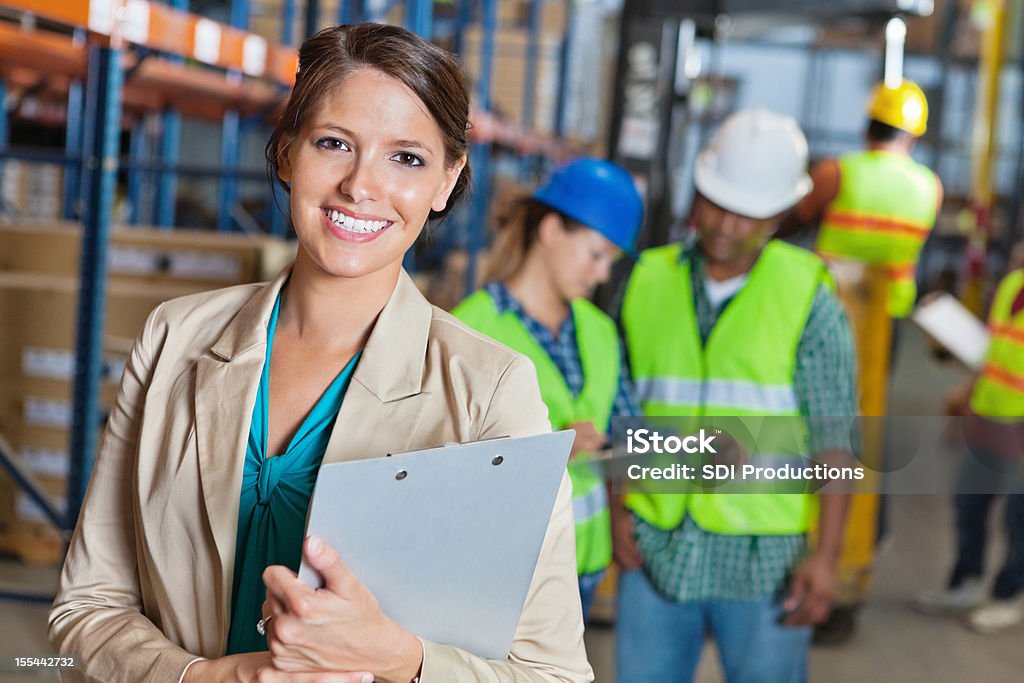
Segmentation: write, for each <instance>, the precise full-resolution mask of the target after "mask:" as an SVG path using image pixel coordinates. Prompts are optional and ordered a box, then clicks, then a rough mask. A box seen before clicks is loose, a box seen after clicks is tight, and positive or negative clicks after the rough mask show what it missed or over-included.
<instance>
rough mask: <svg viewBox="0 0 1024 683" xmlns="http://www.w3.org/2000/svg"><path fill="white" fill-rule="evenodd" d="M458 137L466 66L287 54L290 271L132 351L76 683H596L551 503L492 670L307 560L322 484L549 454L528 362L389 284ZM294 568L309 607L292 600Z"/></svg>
mask: <svg viewBox="0 0 1024 683" xmlns="http://www.w3.org/2000/svg"><path fill="white" fill-rule="evenodd" d="M468 116H469V87H468V84H467V81H466V79H465V76H464V74H463V72H462V70H461V68H460V66H459V65H458V63H457V62H456V61H455V59H454V58H453V57H452V56H451V55H450V54H448V53H446V52H444V51H442V50H440V49H438V48H436V47H435V46H433V45H431V44H429V43H427V42H425V41H423V40H422V39H420V38H418V37H416V36H415V35H413V34H411V33H409V32H407V31H405V30H403V29H400V28H396V27H392V26H381V25H359V26H342V27H336V28H330V29H326V30H324V31H321V32H320V33H318V34H317V35H315V36H314V37H312V38H311V39H309V40H308V41H306V43H305V44H304V45H303V46H302V48H301V50H300V53H299V71H298V74H297V77H296V84H295V88H294V90H293V92H292V95H291V98H290V99H289V101H288V104H287V107H286V109H285V112H284V114H283V116H282V118H281V120H280V122H279V124H278V126H277V128H276V130H275V131H274V134H273V136H272V137H271V139H270V142H269V143H268V145H267V159H268V164H269V169H270V171H271V172H272V173H273V174H274V176H275V177H276V178H277V179H278V180H279V181H280V182H281V183H282V184H283V185H284V187H285V189H286V190H287V191H288V192H289V195H290V205H291V215H292V221H293V224H294V227H295V232H296V234H297V236H298V241H299V248H298V255H297V257H296V259H295V261H294V263H293V264H291V265H290V266H289V267H288V268H286V269H285V270H284V271H283V272H282V273H281V274H280V275H278V276H277V278H276V279H275V280H274V281H272V282H270V283H269V284H263V285H245V286H239V287H233V288H229V289H225V290H219V291H216V292H209V293H204V294H198V295H194V296H190V297H185V298H182V299H176V300H173V301H168V302H166V303H164V304H163V305H161V306H160V307H159V308H157V309H156V310H155V311H154V312H153V313H152V314H151V315H150V317H149V320H148V321H147V323H146V325H145V328H144V329H143V331H142V332H141V334H140V335H139V338H138V339H137V340H136V342H135V345H134V347H133V349H132V352H131V356H130V359H129V363H128V365H127V368H126V370H125V374H124V377H123V379H122V382H121V387H120V390H119V392H118V396H117V399H116V402H115V405H114V408H113V410H112V412H111V415H110V420H109V423H108V425H107V430H106V434H105V436H104V439H103V443H102V446H101V449H100V454H99V457H98V459H97V462H96V466H95V468H94V470H93V475H92V480H91V482H90V486H89V491H88V494H87V496H86V499H85V503H84V506H83V509H82V514H81V517H80V518H79V521H78V527H77V528H76V530H75V535H74V537H73V539H72V542H71V546H70V548H69V551H68V557H67V562H66V564H65V567H64V572H63V575H62V579H61V588H60V592H59V593H58V595H57V598H56V601H55V603H54V607H53V610H52V611H51V613H50V638H51V641H52V642H53V644H54V646H55V647H56V648H57V649H58V650H59V651H60V652H63V653H75V654H77V655H78V656H79V657H80V659H81V666H82V673H84V675H85V677H86V679H88V680H94V681H104V682H112V681H125V682H129V681H131V682H137V681H179V682H180V681H190V682H191V681H198V682H202V681H255V680H259V681H293V682H302V681H314V680H315V681H336V682H338V683H355V682H364V681H378V682H387V683H409V682H410V681H414V680H419V681H422V682H423V683H429V682H430V681H442V682H444V683H448V682H450V681H484V680H486V681H552V680H558V681H589V680H592V673H591V670H590V666H589V665H588V664H587V661H586V654H585V652H584V649H583V643H582V630H583V627H582V621H581V616H580V604H579V598H578V596H577V594H576V586H575V577H574V574H573V568H572V557H573V535H572V522H571V519H572V517H571V512H570V510H571V501H570V487H569V483H568V479H566V480H564V481H563V483H562V488H561V491H560V492H559V496H558V499H557V501H556V503H555V509H554V511H553V513H552V517H551V521H550V523H549V528H548V531H547V535H546V537H545V541H544V545H543V547H542V549H541V554H540V558H539V560H538V564H537V569H536V572H535V574H534V577H533V582H532V584H531V587H530V591H529V594H528V596H527V600H526V605H525V607H524V608H523V612H522V617H521V619H520V622H519V627H518V629H517V632H516V635H515V638H514V641H513V645H512V648H511V652H510V654H509V656H508V659H507V660H503V661H494V660H484V659H482V658H480V657H476V656H474V655H472V654H470V653H468V652H465V651H462V650H459V649H457V648H454V647H451V646H447V645H444V644H441V643H433V642H430V641H426V640H423V639H421V638H418V637H417V635H416V634H413V633H410V632H408V631H406V630H405V629H403V628H402V627H400V626H399V625H398V624H396V623H395V622H394V621H392V620H390V619H389V618H388V616H387V615H386V614H384V613H383V612H382V611H381V609H380V606H379V605H378V603H377V601H376V599H375V598H374V596H373V595H371V594H370V593H369V591H367V589H366V588H365V587H364V586H363V584H362V583H361V582H360V581H359V579H358V577H356V576H354V575H353V574H351V572H349V571H348V570H347V569H346V568H345V566H344V564H343V560H344V558H339V557H338V555H337V554H336V553H335V552H334V550H333V549H331V548H329V547H327V546H325V545H324V544H323V543H322V542H321V541H319V540H318V539H315V538H310V539H307V540H306V542H305V544H303V533H304V522H305V517H306V510H307V508H308V504H309V499H310V495H311V493H312V486H313V483H314V481H315V479H316V473H317V471H318V469H319V467H320V465H321V464H325V463H329V462H338V461H343V460H354V459H361V458H369V457H380V456H383V455H385V454H386V453H389V452H400V451H405V450H411V449H416V448H422V447H428V446H435V445H438V444H442V443H446V442H459V441H472V440H477V439H484V438H490V437H496V436H502V435H528V434H536V433H541V432H545V431H547V430H548V429H549V427H548V423H547V420H546V411H545V408H544V405H543V403H542V401H541V398H540V395H539V392H538V390H537V384H536V378H535V375H534V372H533V369H532V367H531V365H530V363H529V361H528V360H527V359H525V358H523V357H521V356H519V355H517V354H514V353H511V352H509V351H507V350H506V349H504V348H502V347H500V346H498V345H496V344H494V343H493V342H491V341H490V340H487V339H485V338H483V337H481V336H480V335H478V334H476V333H474V332H472V331H470V330H468V329H467V328H466V327H464V326H463V325H461V324H460V323H458V322H457V321H456V320H455V319H453V318H452V317H451V316H449V315H447V314H445V313H444V312H442V311H440V310H438V309H436V308H434V307H432V306H431V305H430V304H429V303H427V301H426V300H425V299H424V298H423V297H422V296H421V295H420V293H419V292H418V291H417V289H416V287H415V286H414V285H413V283H412V281H411V280H410V278H409V277H408V275H407V274H406V273H405V272H404V271H403V270H402V267H401V264H402V257H403V255H404V254H405V252H406V251H407V250H408V249H409V248H410V247H411V246H412V245H413V243H414V242H415V241H416V239H417V238H418V236H419V235H420V233H421V232H422V230H423V229H424V225H425V224H426V223H427V222H428V221H430V220H433V219H438V218H441V217H443V216H444V215H446V214H447V213H448V211H450V209H451V207H452V205H453V204H454V203H455V202H456V201H458V199H459V197H460V196H461V195H462V194H463V193H464V191H465V189H466V187H467V186H468V184H469V169H468V167H467V166H466V151H467V135H466V130H467V124H468ZM393 425H402V428H401V429H395V428H392V426H393ZM366 523H367V524H368V525H372V524H373V523H374V519H373V514H372V512H371V511H367V515H366ZM467 551H468V552H472V549H467ZM303 555H304V556H305V558H306V560H307V561H308V562H309V563H310V564H311V565H312V566H313V567H314V568H315V569H317V570H318V571H319V572H320V573H321V574H322V575H323V576H324V578H325V582H326V586H325V588H323V589H320V590H317V591H314V590H313V589H311V588H309V587H308V586H306V585H305V584H304V583H302V582H301V581H299V580H298V579H297V577H296V575H295V571H296V570H297V569H298V567H299V563H300V560H301V558H302V557H303ZM415 566H416V564H415V558H413V557H410V558H409V567H410V571H415ZM264 638H265V639H264Z"/></svg>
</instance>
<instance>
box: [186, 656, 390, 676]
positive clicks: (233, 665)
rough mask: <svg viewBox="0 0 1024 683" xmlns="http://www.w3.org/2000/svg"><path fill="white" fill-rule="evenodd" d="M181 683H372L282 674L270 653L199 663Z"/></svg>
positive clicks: (319, 673) (315, 674) (204, 660)
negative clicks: (272, 661)
mask: <svg viewBox="0 0 1024 683" xmlns="http://www.w3.org/2000/svg"><path fill="white" fill-rule="evenodd" d="M183 683H373V676H372V675H371V674H368V673H354V674H336V673H323V672H318V673H284V672H282V671H278V670H276V669H275V668H274V665H273V664H272V663H271V661H270V653H269V652H247V653H245V654H241V655H228V656H227V657H219V658H218V659H201V660H199V661H198V662H196V663H195V664H193V665H192V666H190V667H189V668H188V671H187V672H186V674H185V680H184V681H183Z"/></svg>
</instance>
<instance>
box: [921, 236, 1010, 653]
mask: <svg viewBox="0 0 1024 683" xmlns="http://www.w3.org/2000/svg"><path fill="white" fill-rule="evenodd" d="M1014 256H1015V257H1017V259H1018V260H1019V258H1020V256H1021V251H1020V249H1015V254H1014ZM988 328H989V333H990V337H991V341H990V342H989V347H988V352H987V354H986V356H985V364H984V365H983V366H982V369H981V372H980V373H979V374H978V375H977V376H975V377H973V378H972V379H971V382H970V383H969V384H968V385H966V386H964V387H961V388H959V390H958V391H956V392H955V394H954V395H953V396H952V397H951V399H950V401H949V404H950V405H949V406H948V407H949V409H950V410H949V412H950V413H951V414H952V415H955V416H959V417H962V418H963V419H964V420H965V429H964V436H965V438H966V441H967V445H968V447H969V449H970V451H971V452H970V454H969V455H968V458H967V460H966V461H965V462H964V466H963V470H962V472H961V476H960V479H959V482H958V486H959V490H958V491H957V492H956V495H955V496H954V499H953V503H954V510H955V512H956V562H955V564H954V566H953V570H952V571H951V572H950V576H949V580H948V583H947V586H946V588H945V590H942V591H924V592H922V593H921V594H920V595H918V596H917V601H916V605H917V607H918V608H919V609H920V610H922V611H924V612H927V613H947V614H948V613H958V612H960V613H966V623H967V625H968V626H969V627H971V628H972V629H974V630H975V631H978V632H981V633H994V632H997V631H1003V630H1005V629H1008V628H1011V627H1013V626H1016V625H1017V624H1019V623H1020V622H1021V621H1024V481H1022V477H1021V469H1020V467H1021V461H1022V458H1024V269H1020V268H1018V269H1016V270H1013V271H1012V272H1010V273H1009V274H1008V275H1007V276H1006V277H1004V278H1003V280H1002V282H1000V283H999V287H998V288H997V289H996V293H995V298H994V299H993V301H992V306H991V310H990V312H989V318H988ZM1000 494H1007V495H1006V507H1005V510H1004V512H1003V514H1004V526H1005V529H1006V533H1007V537H1008V538H1007V549H1006V558H1005V560H1004V561H1003V565H1002V568H1001V569H1000V571H999V574H998V575H997V576H996V579H995V583H994V584H993V585H992V588H991V594H990V597H991V600H990V601H988V603H987V604H983V603H985V601H986V590H985V586H984V581H983V574H984V571H983V570H984V563H985V555H986V554H987V552H986V548H987V546H988V543H987V540H988V529H987V527H988V519H989V513H990V511H991V509H992V505H993V503H995V501H996V498H997V497H999V495H1000Z"/></svg>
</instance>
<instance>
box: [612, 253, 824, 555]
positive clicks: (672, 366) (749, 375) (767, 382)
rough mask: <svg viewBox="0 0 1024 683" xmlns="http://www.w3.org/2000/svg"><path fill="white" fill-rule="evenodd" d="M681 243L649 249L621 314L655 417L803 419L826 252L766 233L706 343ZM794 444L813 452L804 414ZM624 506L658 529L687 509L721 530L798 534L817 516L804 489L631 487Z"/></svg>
mask: <svg viewBox="0 0 1024 683" xmlns="http://www.w3.org/2000/svg"><path fill="white" fill-rule="evenodd" d="M680 249H681V245H679V244H672V245H668V246H665V247H658V248H655V249H649V250H647V251H645V252H644V253H643V254H642V255H641V257H640V261H639V263H638V264H637V266H636V268H634V270H633V274H632V275H631V277H630V280H629V283H628V285H627V288H626V295H625V299H624V300H623V309H622V323H623V328H624V330H625V334H626V348H627V349H628V352H629V360H630V368H631V370H632V373H633V378H634V381H635V383H636V386H637V392H638V394H639V396H640V399H641V401H642V405H643V408H644V413H645V414H646V415H650V416H698V417H701V416H712V417H713V416H722V417H726V416H741V417H750V418H753V417H755V416H772V417H786V416H789V417H793V418H799V416H800V414H801V413H800V406H799V403H798V400H797V395H796V392H795V390H794V386H793V378H794V374H795V368H796V354H797V347H798V345H799V342H800V338H801V336H802V335H803V330H804V327H805V326H806V324H807V316H808V315H809V314H810V310H811V304H812V303H813V301H814V297H815V295H816V293H817V291H818V288H819V287H820V286H821V284H823V283H827V282H828V281H829V280H828V274H827V272H826V270H825V265H824V263H822V261H821V259H820V258H818V257H817V256H815V255H814V254H811V253H810V252H808V251H806V250H804V249H800V248H797V247H794V246H791V245H788V244H784V243H782V242H777V241H773V242H770V243H769V244H768V245H767V246H766V247H765V248H764V251H763V252H762V253H761V255H760V257H759V258H758V260H757V263H756V264H755V265H754V268H753V269H752V270H751V271H750V274H749V276H748V280H747V282H746V284H745V285H744V286H743V289H742V290H740V292H739V294H737V295H736V298H735V299H734V300H733V301H732V302H731V303H730V304H729V306H728V307H727V308H726V309H725V311H724V312H723V313H722V315H721V317H720V318H719V319H718V321H717V323H716V324H715V327H714V329H713V330H712V332H711V335H710V336H709V338H708V340H707V343H706V344H703V343H701V338H700V333H699V331H698V326H697V317H696V312H695V310H694V298H693V290H692V287H691V280H690V278H691V275H690V264H689V261H687V260H683V261H680V259H679V255H680ZM782 423H785V425H786V428H787V429H792V428H793V425H794V424H796V425H797V427H796V430H797V431H798V433H797V434H796V435H795V436H793V437H792V439H791V442H792V447H791V448H790V449H789V453H785V454H783V453H777V454H772V453H768V454H765V455H767V456H769V457H771V456H772V455H775V456H776V457H785V458H786V459H787V460H788V459H792V458H793V456H794V453H795V454H796V457H797V458H799V457H800V455H801V454H806V452H807V443H806V441H807V435H806V425H805V424H804V421H803V420H802V419H794V420H789V421H781V420H776V421H775V424H782ZM626 505H627V506H628V507H629V508H630V509H632V510H633V511H634V512H636V513H637V514H638V515H639V516H640V517H642V518H643V519H645V520H646V521H647V522H649V523H650V524H652V525H654V526H656V527H659V528H661V529H666V530H668V529H673V528H675V527H677V526H678V525H679V524H680V523H681V522H682V521H683V519H684V518H685V516H686V514H687V513H689V514H690V515H691V516H692V517H693V519H694V521H696V522H697V524H699V525H700V526H701V527H702V528H704V529H705V530H707V531H711V532H713V533H720V534H752V535H769V534H796V533H802V532H805V531H807V529H808V528H809V527H810V526H811V523H812V522H813V520H814V519H815V517H816V515H817V507H816V506H817V499H816V498H815V497H814V496H811V495H806V494H760V493H757V494H704V493H689V494H666V493H656V494H651V493H631V494H628V495H627V496H626Z"/></svg>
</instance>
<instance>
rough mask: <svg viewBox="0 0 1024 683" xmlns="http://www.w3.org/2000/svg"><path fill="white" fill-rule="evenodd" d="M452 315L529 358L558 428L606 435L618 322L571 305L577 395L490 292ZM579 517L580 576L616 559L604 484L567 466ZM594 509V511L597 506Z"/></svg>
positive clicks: (582, 303) (615, 378)
mask: <svg viewBox="0 0 1024 683" xmlns="http://www.w3.org/2000/svg"><path fill="white" fill-rule="evenodd" d="M452 314H453V315H455V316H456V317H457V318H459V319H460V320H462V321H463V322H465V323H466V324H467V325H469V326H471V327H473V328H474V329H476V330H479V331H480V332H483V333H484V334H486V335H488V336H490V337H492V338H493V339H496V340H497V341H499V342H501V343H502V344H505V345H507V346H508V347H510V348H512V349H513V350H515V351H518V352H519V353H521V354H523V355H525V356H526V357H527V358H529V359H530V360H531V361H532V362H533V364H534V367H536V369H537V380H538V383H539V384H540V393H541V398H543V399H544V403H545V404H546V405H547V407H548V419H549V420H550V421H551V426H552V428H554V429H564V428H565V427H568V426H569V425H570V424H573V423H574V422H588V421H589V422H593V423H594V426H595V427H596V428H597V429H598V431H603V432H607V430H608V423H609V421H610V417H611V413H612V406H613V405H614V403H615V394H616V392H617V391H618V386H619V372H620V365H621V354H620V351H619V336H618V332H617V331H616V329H615V323H614V322H612V320H611V318H609V317H608V316H607V315H605V314H604V313H602V312H601V311H600V310H599V309H598V308H597V307H596V306H594V305H593V304H591V303H590V302H589V301H586V300H584V299H577V300H576V301H573V302H572V314H573V320H574V322H575V325H576V343H577V345H578V348H579V353H580V362H581V364H582V366H583V377H584V384H583V388H582V390H581V391H580V393H579V395H578V396H573V394H572V391H571V390H570V389H569V386H568V384H566V382H565V378H564V377H563V376H562V373H561V372H560V371H559V370H558V366H557V365H555V362H554V361H553V360H552V359H551V357H550V356H549V355H548V354H547V352H546V351H545V350H544V348H543V347H542V346H541V345H540V343H538V342H537V340H536V339H534V337H533V335H531V334H530V332H529V330H527V329H526V326H525V325H523V322H522V320H520V319H519V316H517V315H516V314H515V313H513V312H512V311H505V312H504V313H500V314H499V313H498V308H497V306H496V305H495V303H494V300H493V299H492V298H491V295H490V294H489V293H488V292H487V291H486V290H480V291H478V292H475V293H474V294H472V295H471V296H469V297H468V298H467V299H466V300H465V301H463V302H462V303H460V304H459V305H458V306H456V307H455V309H454V310H453V311H452ZM568 471H569V478H570V479H571V480H572V485H573V486H572V488H573V494H572V495H573V510H574V512H575V518H576V566H577V571H578V572H579V573H580V574H592V573H594V572H598V571H601V570H602V569H605V568H606V567H607V566H608V565H609V564H610V563H611V558H612V545H611V522H610V518H609V515H608V501H607V492H606V490H605V483H604V479H603V478H602V477H601V476H600V474H598V473H596V472H595V470H594V468H593V467H592V466H591V465H590V464H588V463H586V462H580V463H576V462H571V463H569V467H568ZM595 506H596V507H595Z"/></svg>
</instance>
